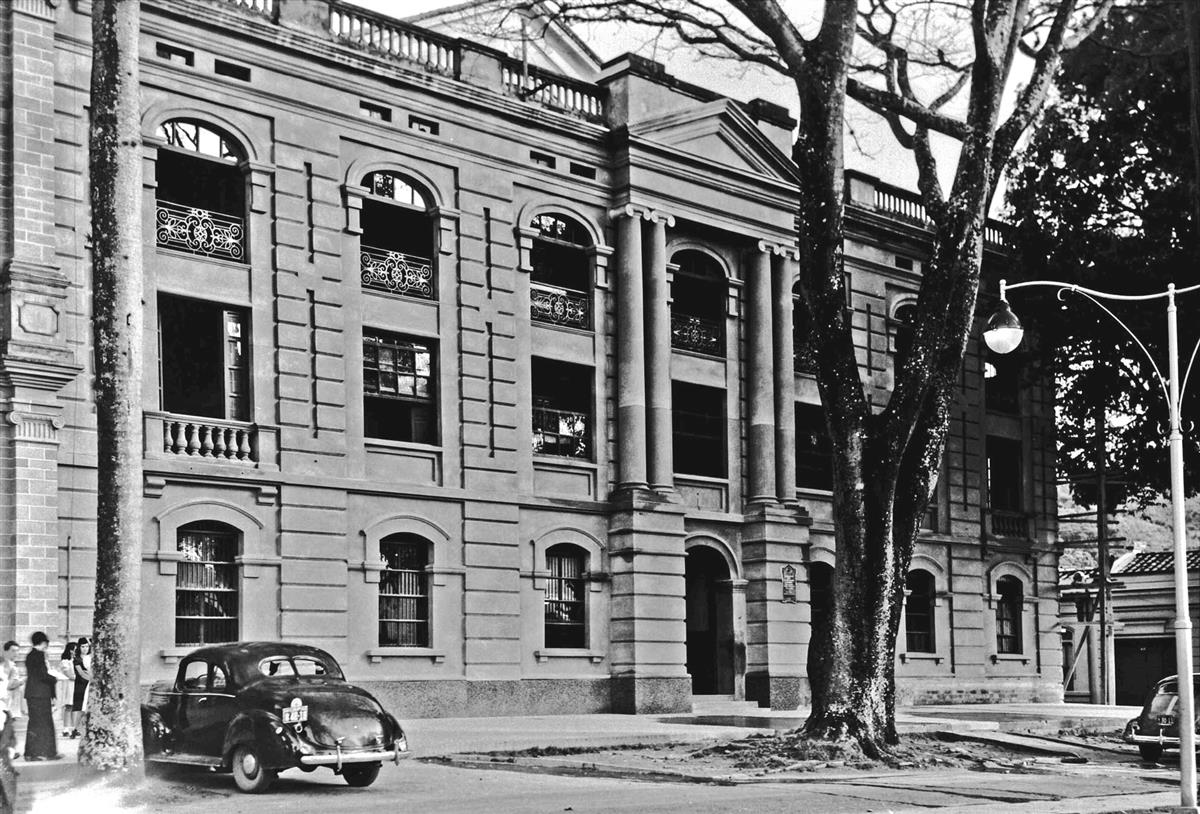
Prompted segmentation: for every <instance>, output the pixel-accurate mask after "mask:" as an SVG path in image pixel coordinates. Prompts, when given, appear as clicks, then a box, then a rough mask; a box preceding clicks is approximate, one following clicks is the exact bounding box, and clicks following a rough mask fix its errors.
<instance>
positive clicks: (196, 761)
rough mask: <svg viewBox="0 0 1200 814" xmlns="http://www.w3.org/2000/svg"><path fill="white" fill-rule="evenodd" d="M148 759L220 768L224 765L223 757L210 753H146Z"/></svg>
mask: <svg viewBox="0 0 1200 814" xmlns="http://www.w3.org/2000/svg"><path fill="white" fill-rule="evenodd" d="M146 760H148V761H151V762H153V763H178V764H180V765H183V766H209V767H214V768H219V767H220V766H221V765H222V763H221V758H219V757H209V756H208V755H182V754H181V755H171V754H161V753H160V754H157V755H146Z"/></svg>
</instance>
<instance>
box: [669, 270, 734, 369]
mask: <svg viewBox="0 0 1200 814" xmlns="http://www.w3.org/2000/svg"><path fill="white" fill-rule="evenodd" d="M673 259H674V262H675V263H677V264H678V265H679V270H678V271H677V272H675V282H674V283H673V284H672V286H671V347H673V348H676V349H677V350H687V351H692V352H693V353H703V354H705V355H707V356H724V355H725V302H726V297H727V291H728V285H727V284H726V281H725V274H724V272H722V270H721V266H720V264H719V263H717V261H716V260H714V259H713V258H712V257H711V256H709V255H707V254H705V253H704V252H698V251H692V250H685V251H681V252H679V253H677V254H676V255H675V256H674V258H673Z"/></svg>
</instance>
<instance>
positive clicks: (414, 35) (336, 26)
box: [329, 2, 459, 76]
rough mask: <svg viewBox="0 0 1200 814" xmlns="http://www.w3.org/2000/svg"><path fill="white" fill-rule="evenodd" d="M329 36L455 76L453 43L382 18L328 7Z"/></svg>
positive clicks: (345, 7)
mask: <svg viewBox="0 0 1200 814" xmlns="http://www.w3.org/2000/svg"><path fill="white" fill-rule="evenodd" d="M329 33H331V34H333V36H335V37H337V38H338V39H340V40H343V41H345V42H348V43H350V44H351V45H357V46H358V47H360V48H367V49H370V50H372V51H378V52H380V53H382V54H386V55H387V56H390V57H393V58H395V59H401V60H404V61H405V62H413V63H416V64H418V65H422V66H424V67H425V68H427V69H429V70H432V71H437V72H438V73H444V74H447V75H449V76H455V75H457V73H458V64H459V54H458V43H457V42H455V40H453V39H452V38H450V37H446V36H443V35H441V34H436V33H434V32H432V31H426V30H425V29H423V28H417V27H416V26H411V25H408V24H407V23H402V22H400V21H399V20H394V19H392V18H390V17H386V16H384V15H382V14H372V13H371V12H369V11H364V10H362V9H359V8H356V7H354V6H349V5H344V4H342V3H336V2H333V3H330V4H329Z"/></svg>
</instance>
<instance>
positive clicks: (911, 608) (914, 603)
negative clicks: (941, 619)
mask: <svg viewBox="0 0 1200 814" xmlns="http://www.w3.org/2000/svg"><path fill="white" fill-rule="evenodd" d="M904 590H905V591H906V592H907V594H908V598H907V599H906V600H905V602H904V627H905V631H906V632H905V645H906V648H907V650H908V652H910V653H933V652H935V651H936V650H937V639H936V638H935V637H934V628H933V607H934V598H935V596H936V589H935V587H934V582H933V574H931V573H929V572H928V571H925V570H923V569H917V570H915V571H909V572H908V576H907V577H906V578H905V580H904Z"/></svg>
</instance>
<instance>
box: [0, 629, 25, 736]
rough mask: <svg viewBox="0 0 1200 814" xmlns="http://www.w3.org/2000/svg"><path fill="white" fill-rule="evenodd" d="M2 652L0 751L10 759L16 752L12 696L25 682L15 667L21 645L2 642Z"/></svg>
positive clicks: (0, 664) (0, 667)
mask: <svg viewBox="0 0 1200 814" xmlns="http://www.w3.org/2000/svg"><path fill="white" fill-rule="evenodd" d="M3 652H4V658H3V660H2V661H0V709H3V710H4V725H3V727H2V728H0V751H2V752H3V754H4V756H6V757H8V759H9V760H11V759H12V758H13V756H14V755H15V754H16V752H17V750H16V745H17V734H16V730H15V728H14V726H13V721H14V720H16V716H15V715H13V713H12V698H13V697H14V695H13V693H14V692H17V693H19V692H20V691H21V687H22V686H23V685H24V683H25V682H24V681H23V680H22V678H21V671H20V669H19V668H18V667H17V656H19V655H20V653H21V646H20V645H19V644H17V643H16V642H14V641H7V642H5V643H4V651H3ZM17 697H19V696H17ZM18 706H19V705H18Z"/></svg>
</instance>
